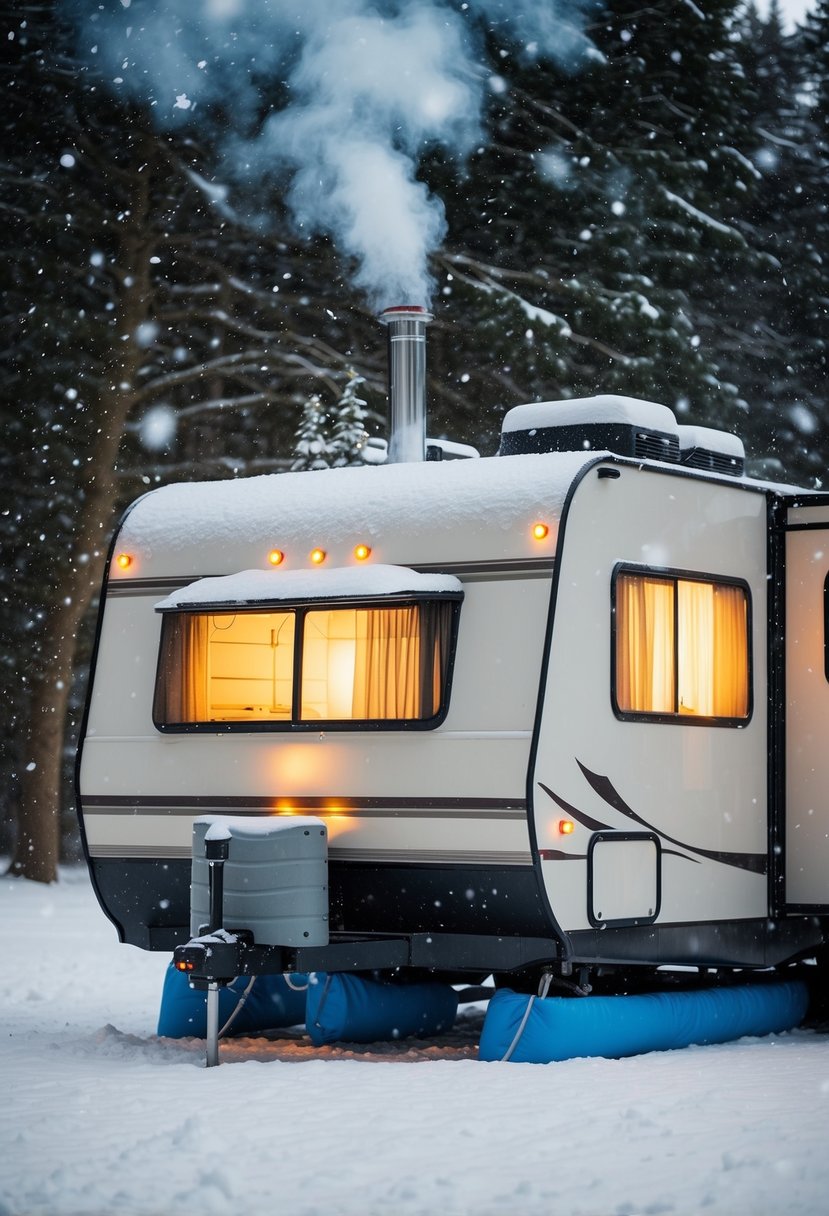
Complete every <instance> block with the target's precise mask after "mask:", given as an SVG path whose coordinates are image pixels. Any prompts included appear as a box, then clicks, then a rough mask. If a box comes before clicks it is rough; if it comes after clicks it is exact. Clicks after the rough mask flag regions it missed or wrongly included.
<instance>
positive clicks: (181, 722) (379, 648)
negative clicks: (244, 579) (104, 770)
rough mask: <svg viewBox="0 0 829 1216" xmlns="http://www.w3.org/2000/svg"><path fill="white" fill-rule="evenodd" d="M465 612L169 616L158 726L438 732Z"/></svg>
mask: <svg viewBox="0 0 829 1216" xmlns="http://www.w3.org/2000/svg"><path fill="white" fill-rule="evenodd" d="M459 601H460V596H444V597H441V598H439V599H438V598H435V599H421V600H417V601H407V602H389V603H385V604H382V605H379V604H362V603H360V604H353V603H352V604H347V605H346V604H342V605H333V604H332V605H328V604H326V605H325V606H321V605H319V604H315V605H313V606H311V605H302V606H295V607H294V606H292V607H282V606H281V605H280V606H279V607H278V608H273V609H270V608H269V609H267V610H265V609H262V610H256V611H254V610H247V609H245V610H242V611H238V612H233V611H229V610H226V609H222V610H218V611H215V612H211V611H206V610H205V611H174V612H173V611H171V612H165V613H164V616H163V621H162V630H161V649H160V654H159V664H158V675H157V680H156V690H155V700H154V703H153V722H154V723H155V725H156V726H157V727H158V728H159V729H161V730H190V729H210V728H211V726H213V725H214V724H215V725H217V726H218V725H220V724H221V726H222V728H223V729H233V728H234V727H235V728H238V729H279V728H280V727H287V728H294V727H300V728H301V727H315V728H319V726H321V725H326V726H330V725H334V726H336V725H341V726H346V725H347V724H356V723H360V724H364V725H367V726H376V725H378V724H382V723H389V724H398V725H404V724H405V725H415V726H417V725H422V726H427V727H428V726H436V725H438V724H439V722H440V721H441V720H442V718H443V716H444V715H445V712H446V703H447V698H448V692H449V683H450V677H451V658H452V651H453V645H454V635H455V630H456V621H457V615H458V609H459Z"/></svg>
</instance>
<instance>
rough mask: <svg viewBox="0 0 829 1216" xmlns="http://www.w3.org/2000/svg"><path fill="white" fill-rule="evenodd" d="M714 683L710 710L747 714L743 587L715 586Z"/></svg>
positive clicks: (731, 715) (739, 715) (738, 715)
mask: <svg viewBox="0 0 829 1216" xmlns="http://www.w3.org/2000/svg"><path fill="white" fill-rule="evenodd" d="M714 670H715V671H716V673H717V679H716V681H715V683H714V699H713V705H712V711H711V712H712V713H714V714H716V715H717V717H723V718H745V717H746V716H747V715H748V602H747V599H746V593H745V591H744V590H743V588H742V587H728V586H725V585H724V584H722V583H720V584H718V585H717V586H715V588H714Z"/></svg>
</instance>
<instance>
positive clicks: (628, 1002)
mask: <svg viewBox="0 0 829 1216" xmlns="http://www.w3.org/2000/svg"><path fill="white" fill-rule="evenodd" d="M808 1003H809V998H808V991H807V988H806V985H805V984H802V983H800V982H791V983H785V984H762V985H760V984H753V985H745V986H743V987H735V988H711V989H704V990H699V991H692V992H656V993H649V994H647V995H643V996H588V997H545V998H544V999H541V998H536V997H528V996H525V995H523V994H521V993H517V992H511V991H510V990H509V989H507V988H502V989H500V990H499V991H498V992H496V993H495V996H494V997H493V998H492V1000H491V1001H490V1003H489V1008H488V1010H487V1014H486V1019H485V1021H484V1027H483V1031H482V1033H481V1043H480V1051H479V1058H480V1059H481V1060H503V1059H504V1058H505V1056H507V1053H510V1054H509V1057H508V1058H509V1059H511V1060H515V1061H518V1062H520V1063H526V1064H550V1063H552V1062H553V1061H555V1060H570V1059H573V1058H574V1057H577V1056H606V1057H609V1058H618V1057H621V1056H633V1055H639V1054H640V1053H642V1052H646V1051H669V1050H671V1049H672V1048H677V1047H689V1046H690V1045H691V1044H692V1043H698V1044H704V1043H727V1042H729V1041H730V1040H732V1039H739V1038H741V1037H742V1036H743V1035H763V1034H775V1033H779V1032H780V1031H783V1030H791V1029H792V1028H793V1027H794V1026H797V1025H799V1023H800V1022H801V1021H802V1020H803V1018H804V1017H805V1015H806V1009H807V1006H808ZM528 1004H529V1009H528ZM525 1017H526V1021H525V1020H524V1019H525ZM522 1023H523V1029H522ZM519 1031H520V1034H519ZM511 1047H512V1051H511V1052H510V1048H511Z"/></svg>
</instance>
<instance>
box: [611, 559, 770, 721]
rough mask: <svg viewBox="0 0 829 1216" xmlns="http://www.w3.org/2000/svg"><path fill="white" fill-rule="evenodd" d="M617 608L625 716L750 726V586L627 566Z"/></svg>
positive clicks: (616, 673)
mask: <svg viewBox="0 0 829 1216" xmlns="http://www.w3.org/2000/svg"><path fill="white" fill-rule="evenodd" d="M613 608H614V642H613V703H614V709H615V710H616V713H617V714H618V716H619V717H622V718H634V719H640V718H643V719H644V718H651V719H657V720H659V721H683V722H691V723H692V722H698V723H700V724H715V725H742V724H744V723H745V722H746V721H747V719H748V718H749V717H750V716H751V680H750V662H749V654H750V611H749V608H750V601H749V592H748V587H747V586H746V584H745V583H742V582H738V581H736V580H735V581H730V580H729V581H726V580H719V579H712V578H706V577H705V576H698V575H695V574H686V573H685V572H683V573H674V572H669V571H666V572H662V571H650V570H648V571H634V570H629V569H625V568H620V569H619V570H617V572H616V577H615V579H614V583H613Z"/></svg>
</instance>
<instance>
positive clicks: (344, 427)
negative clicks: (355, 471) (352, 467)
mask: <svg viewBox="0 0 829 1216" xmlns="http://www.w3.org/2000/svg"><path fill="white" fill-rule="evenodd" d="M347 375H348V379H347V380H346V383H345V387H344V388H343V391H342V393H341V394H340V399H339V401H338V402H337V406H336V412H335V416H334V431H333V434H332V436H331V451H332V453H333V455H334V460H333V464H334V467H335V468H337V467H340V466H342V465H347V464H361V463H362V461H361V455H360V454H361V452H362V450H363V448H364V447H365V442H366V439H367V437H368V433H367V431H366V419H367V418H368V409H367V408H366V406H367V403H366V401H365V398H363V397H360V396H359V395H358V394H359V391H360V389H361V387H362V386H363V385H364V384H365V378H364V377H363V376H358V375H357V373H356V372H355V371H354V369H353V368H349V370H348V373H347Z"/></svg>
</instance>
